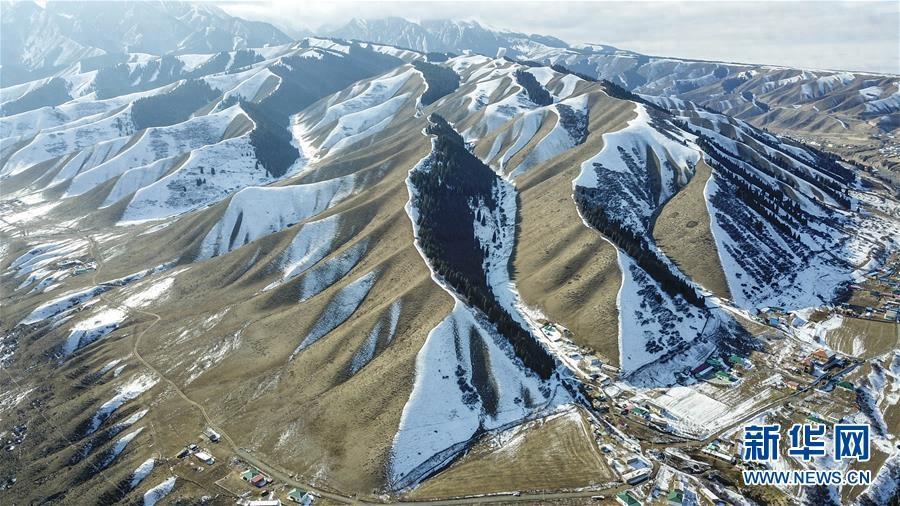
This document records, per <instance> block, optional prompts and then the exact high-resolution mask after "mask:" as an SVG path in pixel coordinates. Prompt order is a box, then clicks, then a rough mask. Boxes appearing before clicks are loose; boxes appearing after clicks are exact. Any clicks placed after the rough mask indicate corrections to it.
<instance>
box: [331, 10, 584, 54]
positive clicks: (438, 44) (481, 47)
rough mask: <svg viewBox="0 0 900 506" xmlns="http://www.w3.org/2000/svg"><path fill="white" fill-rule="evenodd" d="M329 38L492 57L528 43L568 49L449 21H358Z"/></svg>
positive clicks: (552, 40) (539, 37) (544, 40)
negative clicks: (502, 51) (467, 52)
mask: <svg viewBox="0 0 900 506" xmlns="http://www.w3.org/2000/svg"><path fill="white" fill-rule="evenodd" d="M328 35H330V36H333V37H341V38H345V39H358V40H366V41H371V42H381V43H385V44H390V45H392V46H397V47H404V48H409V49H415V50H416V51H421V52H426V53H427V52H433V51H434V52H446V51H452V52H457V53H459V52H462V51H463V50H469V51H474V52H476V53H481V54H486V55H489V56H494V55H496V54H497V52H498V51H499V50H500V49H501V48H509V47H511V46H514V45H517V44H527V43H529V42H531V43H536V44H541V45H544V46H547V47H557V48H565V47H567V46H568V45H567V44H566V43H565V42H563V41H561V40H559V39H557V38H555V37H550V36H546V35H537V34H531V35H528V34H524V33H518V32H513V31H506V30H495V29H491V28H487V27H484V26H482V25H481V24H479V23H478V22H477V21H456V20H449V19H435V20H425V21H422V22H421V23H414V22H412V21H407V20H405V19H403V18H396V17H393V18H384V19H371V20H369V19H359V18H355V19H352V20H351V21H350V22H348V23H347V24H346V25H344V26H342V27H340V28H337V29H335V30H332V31H331V32H329V33H328Z"/></svg>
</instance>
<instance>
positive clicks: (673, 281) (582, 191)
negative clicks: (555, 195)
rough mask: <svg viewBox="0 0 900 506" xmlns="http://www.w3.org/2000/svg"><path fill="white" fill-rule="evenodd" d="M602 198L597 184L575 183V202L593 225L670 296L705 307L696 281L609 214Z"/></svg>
mask: <svg viewBox="0 0 900 506" xmlns="http://www.w3.org/2000/svg"><path fill="white" fill-rule="evenodd" d="M600 198H601V194H600V191H599V190H598V189H596V188H585V187H583V186H576V187H575V204H576V205H577V206H578V209H579V210H580V211H581V214H582V216H584V219H585V220H587V222H588V223H590V225H591V226H592V227H594V228H595V229H597V230H598V231H599V232H600V233H601V234H603V235H604V236H605V237H606V238H607V239H609V240H610V241H612V242H613V244H615V245H616V247H618V248H620V249H621V250H622V251H624V252H625V253H627V254H628V256H630V257H631V258H633V259H634V260H635V262H637V264H638V265H639V266H640V267H641V269H643V270H644V271H645V272H646V273H647V274H648V275H649V276H650V277H652V278H653V279H654V280H655V281H656V282H657V283H659V285H660V287H661V288H662V290H663V291H664V292H666V293H667V294H668V295H669V296H670V297H673V298H674V297H676V296H679V295H680V296H681V297H683V298H684V300H686V301H687V302H689V303H691V304H693V305H695V306H697V307H701V308H702V307H704V306H705V304H704V302H703V297H701V296H700V295H699V294H698V293H697V290H696V289H695V288H694V287H693V285H691V283H689V282H688V281H687V280H685V279H684V278H682V277H681V276H680V275H678V274H676V273H675V272H673V271H672V269H671V268H670V266H669V264H668V263H667V262H665V261H664V260H663V259H662V258H661V257H660V256H659V253H657V252H656V251H655V250H654V249H652V248H651V246H650V244H649V242H648V241H647V240H646V239H645V238H644V237H643V236H641V235H638V234H637V233H636V232H635V231H634V230H632V229H631V228H629V227H628V226H626V225H624V224H623V223H621V222H620V221H618V220H616V219H614V218H610V217H609V216H607V215H606V213H605V212H604V211H603V208H602V207H601V206H599V205H597V204H596V202H597V201H598V199H600Z"/></svg>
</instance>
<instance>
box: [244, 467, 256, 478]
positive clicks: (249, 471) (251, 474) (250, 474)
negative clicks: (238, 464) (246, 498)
mask: <svg viewBox="0 0 900 506" xmlns="http://www.w3.org/2000/svg"><path fill="white" fill-rule="evenodd" d="M257 474H259V470H258V469H256V468H255V467H251V468H249V469H247V470H246V471H244V472H243V473H241V479H242V480H244V481H250V480H252V479H253V477H254V476H256V475H257Z"/></svg>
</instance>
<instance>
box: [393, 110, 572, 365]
mask: <svg viewBox="0 0 900 506" xmlns="http://www.w3.org/2000/svg"><path fill="white" fill-rule="evenodd" d="M429 120H430V125H429V126H428V128H427V129H426V131H427V132H428V133H429V134H431V135H434V136H435V137H434V149H433V151H432V155H431V160H430V165H429V167H428V168H427V169H426V170H417V171H413V173H412V174H411V175H410V181H411V183H412V185H413V187H414V188H415V189H416V200H415V205H416V209H418V211H419V217H418V220H417V226H418V228H419V245H420V246H421V248H422V251H423V252H424V253H425V255H426V257H427V258H428V259H429V262H430V263H431V266H432V268H433V269H434V270H435V272H437V274H438V275H440V276H441V277H442V278H443V279H444V280H445V281H446V282H447V283H448V284H449V285H450V286H451V287H452V288H453V290H454V291H456V292H457V293H458V294H459V295H460V296H461V297H463V298H464V299H465V300H466V301H467V302H468V303H469V304H470V305H472V306H474V307H476V308H478V309H479V310H480V311H482V312H483V313H484V314H485V315H486V316H487V318H488V320H490V322H491V323H493V324H494V325H495V326H496V328H497V330H498V331H499V332H500V333H501V334H502V335H503V336H505V337H506V338H507V339H508V340H509V342H510V343H511V344H512V347H513V349H514V350H515V353H516V355H517V356H518V357H519V358H521V359H522V362H523V363H524V364H525V366H527V367H529V368H530V369H532V370H534V371H535V372H536V373H537V374H538V375H540V376H541V377H542V378H544V379H547V378H549V377H550V375H551V374H552V373H553V371H554V370H555V368H556V363H555V361H554V360H553V358H551V357H550V355H549V354H548V353H547V351H546V350H545V349H544V347H543V346H541V344H540V343H538V341H537V340H535V339H534V338H533V337H532V336H531V334H530V333H529V332H527V331H526V330H525V329H523V328H522V327H521V325H519V323H518V322H516V321H515V320H514V319H513V318H512V316H511V315H510V314H509V313H507V311H506V310H505V309H504V308H502V307H501V306H500V305H499V304H498V302H497V300H496V298H495V296H494V294H493V292H492V291H491V289H490V287H489V286H488V282H487V278H486V275H485V272H484V268H483V264H484V259H485V256H486V255H487V252H486V251H485V250H484V249H482V246H481V244H479V242H478V240H477V239H476V238H475V232H474V228H473V226H472V224H473V223H474V220H476V219H479V218H480V219H482V220H484V219H485V217H484V216H478V215H476V213H475V211H473V210H472V208H471V206H470V202H477V201H482V202H484V203H485V205H486V206H487V207H488V209H490V210H494V209H496V206H497V203H496V202H495V201H494V198H493V194H492V191H493V186H494V182H495V179H496V177H497V176H496V175H495V174H494V172H493V171H492V170H491V169H490V168H488V167H486V166H485V165H484V164H483V163H481V160H479V159H478V158H477V157H475V156H474V155H472V154H471V153H470V152H469V151H468V150H467V149H466V146H465V143H464V142H463V139H462V137H460V136H459V134H457V133H456V132H455V131H454V130H453V128H452V127H451V126H450V125H449V124H448V123H447V122H446V121H445V120H444V119H443V118H441V117H440V116H437V115H434V114H433V115H432V116H431V117H430V118H429Z"/></svg>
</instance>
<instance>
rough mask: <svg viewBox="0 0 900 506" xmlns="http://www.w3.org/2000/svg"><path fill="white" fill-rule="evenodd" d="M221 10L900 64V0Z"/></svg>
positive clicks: (722, 55)
mask: <svg viewBox="0 0 900 506" xmlns="http://www.w3.org/2000/svg"><path fill="white" fill-rule="evenodd" d="M219 5H220V6H221V7H222V8H223V9H225V10H226V11H228V12H229V13H231V14H233V15H237V16H241V17H245V18H249V19H259V20H264V21H269V22H272V23H275V24H277V25H279V26H282V27H285V28H287V29H289V30H290V31H296V30H298V29H307V30H312V31H313V32H318V33H322V32H323V31H326V30H327V29H329V28H334V27H337V26H340V25H341V24H343V23H346V22H347V21H349V20H350V19H352V18H354V17H358V18H369V19H372V18H382V17H387V16H399V17H404V18H406V19H411V20H414V21H418V20H422V19H439V18H450V19H467V20H476V21H478V22H479V23H483V24H487V25H490V26H493V27H499V28H506V29H510V30H515V31H522V32H526V33H540V34H546V35H553V36H556V37H559V38H561V39H563V40H566V41H568V42H572V43H578V42H595V43H605V44H611V45H614V46H617V47H621V48H623V49H630V50H634V51H639V52H642V53H646V54H651V55H660V56H677V57H682V58H697V59H708V60H726V61H736V62H745V63H767V64H773V65H787V66H793V67H804V68H820V69H826V68H827V69H846V70H863V71H872V72H886V73H900V2H895V1H884V2H882V1H876V2H821V1H819V2H793V1H778V2H775V1H772V2H763V1H754V2H743V1H735V2H721V1H719V2H706V1H702V2H700V1H697V2H694V1H692V2H681V1H666V2H599V1H598V2H508V1H506V2H501V1H494V2H443V1H438V2H427V1H418V2H374V1H373V2H341V1H339V2H327V3H326V2H302V3H301V2H294V1H261V2H251V1H235V2H221V3H219Z"/></svg>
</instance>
